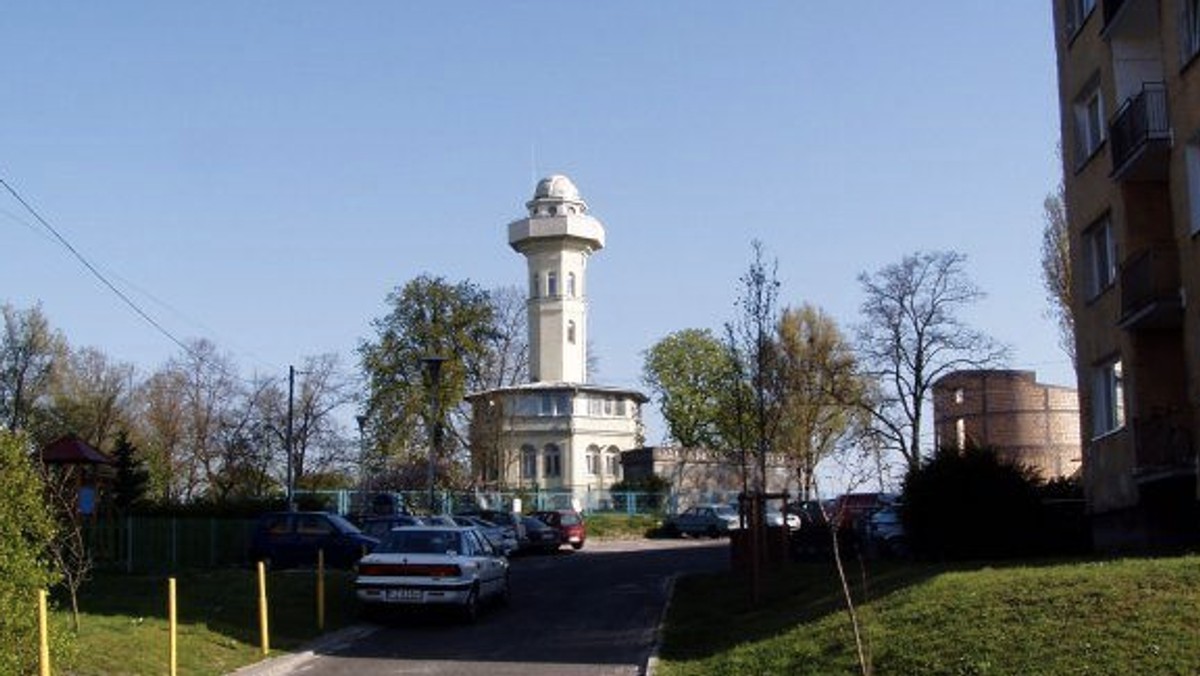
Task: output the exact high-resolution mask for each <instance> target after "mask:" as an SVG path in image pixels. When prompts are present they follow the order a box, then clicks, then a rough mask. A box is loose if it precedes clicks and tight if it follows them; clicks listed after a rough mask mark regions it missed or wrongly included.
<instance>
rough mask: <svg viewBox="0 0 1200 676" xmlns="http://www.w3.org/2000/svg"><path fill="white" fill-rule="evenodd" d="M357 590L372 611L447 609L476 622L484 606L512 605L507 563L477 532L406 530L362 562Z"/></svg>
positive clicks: (390, 537) (430, 528)
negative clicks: (490, 604) (509, 601)
mask: <svg viewBox="0 0 1200 676" xmlns="http://www.w3.org/2000/svg"><path fill="white" fill-rule="evenodd" d="M354 587H355V593H356V595H357V596H358V600H359V601H360V602H362V603H363V604H365V605H366V607H369V608H380V607H405V606H407V607H414V606H443V607H451V608H456V609H458V610H459V611H460V612H461V613H462V614H463V617H464V618H465V619H467V620H468V621H474V620H475V618H476V617H477V616H478V614H479V608H480V605H481V604H482V603H484V602H485V601H493V600H494V601H499V602H503V603H506V602H507V601H508V597H509V585H508V559H506V558H504V556H503V555H501V554H500V553H499V552H497V551H496V550H495V549H494V548H493V547H492V545H491V544H490V543H489V542H488V540H487V538H486V537H484V535H483V533H481V532H480V531H479V529H477V528H461V527H448V526H406V527H402V528H395V529H392V530H391V531H389V532H388V534H387V537H386V538H384V540H383V541H382V542H380V543H379V546H378V547H376V548H375V550H374V551H373V552H372V553H371V554H369V555H367V556H365V557H363V558H362V559H361V560H360V561H359V562H358V576H357V578H355V580H354Z"/></svg>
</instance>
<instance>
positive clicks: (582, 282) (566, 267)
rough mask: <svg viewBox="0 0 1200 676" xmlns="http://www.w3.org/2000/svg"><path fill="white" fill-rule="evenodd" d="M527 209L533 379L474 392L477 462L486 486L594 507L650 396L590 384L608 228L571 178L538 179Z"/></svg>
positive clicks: (517, 235) (521, 247)
mask: <svg viewBox="0 0 1200 676" xmlns="http://www.w3.org/2000/svg"><path fill="white" fill-rule="evenodd" d="M525 206H526V207H527V209H528V211H529V215H528V216H526V217H525V218H522V219H520V220H517V221H513V222H512V223H509V225H508V244H509V246H511V247H512V248H513V250H515V251H516V252H517V253H519V254H521V255H522V256H524V257H525V261H526V269H527V272H526V277H527V279H528V294H529V295H528V299H527V301H526V306H527V308H528V324H529V383H528V384H525V385H519V386H516V387H506V388H499V389H494V390H487V391H484V392H476V393H473V394H470V395H468V397H467V399H468V401H470V402H471V405H472V423H471V447H472V462H473V464H474V465H475V467H474V469H475V475H476V476H477V477H480V478H481V479H482V480H483V482H484V484H485V485H487V486H489V487H494V488H502V489H510V490H511V489H520V490H526V491H542V490H544V491H548V492H552V493H558V494H560V495H561V494H567V493H569V494H570V496H571V497H573V498H575V499H576V500H577V501H578V503H579V504H586V505H592V504H594V501H595V500H596V499H600V498H599V496H600V495H601V493H600V492H602V491H603V490H604V489H607V488H608V487H609V486H611V485H612V484H613V483H614V482H616V481H619V480H620V479H621V452H622V451H627V450H630V449H634V448H637V447H639V446H641V445H642V411H641V406H642V404H643V403H645V402H646V401H647V399H646V396H645V395H643V394H642V393H641V392H638V391H636V390H630V389H624V388H618V387H605V386H602V385H595V384H591V383H589V382H588V374H587V362H588V359H587V343H588V323H587V310H588V304H587V291H588V282H587V265H588V261H589V259H590V258H591V256H592V254H593V253H595V252H597V251H600V250H601V249H603V248H604V244H605V241H604V226H603V225H602V224H601V223H600V221H599V220H597V219H596V218H594V217H592V216H591V215H589V214H588V207H587V203H586V202H584V201H583V198H582V197H580V195H579V190H578V189H577V188H576V187H575V184H574V183H572V182H571V179H569V178H567V177H566V176H561V175H556V176H550V177H548V178H544V179H542V180H541V181H539V182H538V184H537V188H536V190H535V191H534V194H533V199H532V200H530V201H529V202H527V203H526V204H525ZM564 506H565V505H564Z"/></svg>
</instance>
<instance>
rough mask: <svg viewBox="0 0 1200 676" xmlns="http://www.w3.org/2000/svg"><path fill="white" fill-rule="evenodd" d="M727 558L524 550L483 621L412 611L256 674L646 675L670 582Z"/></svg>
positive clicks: (620, 547)
mask: <svg viewBox="0 0 1200 676" xmlns="http://www.w3.org/2000/svg"><path fill="white" fill-rule="evenodd" d="M728 564H729V549H728V541H725V540H722V541H706V540H653V541H651V540H646V541H636V542H633V541H631V542H588V544H587V546H586V547H585V548H584V549H583V550H581V551H578V552H575V551H569V550H565V549H564V550H563V551H561V552H559V553H558V554H557V555H553V556H529V557H518V558H515V559H514V560H513V562H512V584H513V598H512V604H511V605H510V606H508V607H507V608H503V607H496V608H489V609H487V610H486V611H485V612H484V613H483V614H482V615H481V616H480V618H479V621H478V622H477V623H476V624H473V625H463V624H461V623H459V621H457V620H456V619H454V618H453V617H451V616H449V615H443V616H431V615H429V614H426V613H422V614H406V615H404V616H401V617H398V618H395V619H390V620H388V621H386V622H384V623H381V624H370V625H367V626H366V627H362V628H359V630H358V631H355V632H351V633H352V634H354V636H353V638H352V639H348V640H346V641H343V642H342V643H341V644H340V645H333V646H329V647H325V648H318V649H317V650H316V651H315V652H314V653H313V654H311V655H309V656H304V657H299V658H292V659H290V660H288V661H287V662H285V663H279V664H276V665H274V667H271V666H270V665H261V666H262V667H265V668H264V669H262V670H260V671H258V672H256V673H271V674H284V673H286V674H304V675H306V676H334V675H343V674H345V675H349V674H354V675H356V676H357V675H361V674H455V675H459V674H462V675H464V676H470V675H473V674H480V675H483V674H486V675H487V676H506V675H508V674H514V675H515V674H521V675H523V676H536V675H540V674H545V675H547V676H548V675H551V674H553V675H555V676H571V675H574V674H589V675H595V674H642V673H645V668H646V663H647V661H648V659H649V657H650V654H651V651H652V650H653V648H654V643H655V640H656V632H657V628H658V623H659V621H660V619H661V617H662V614H663V610H664V608H665V607H666V602H667V597H668V593H669V586H670V584H669V581H670V580H671V579H672V578H673V577H674V576H675V575H676V574H679V573H686V572H692V571H701V570H716V569H721V568H724V567H727V566H728Z"/></svg>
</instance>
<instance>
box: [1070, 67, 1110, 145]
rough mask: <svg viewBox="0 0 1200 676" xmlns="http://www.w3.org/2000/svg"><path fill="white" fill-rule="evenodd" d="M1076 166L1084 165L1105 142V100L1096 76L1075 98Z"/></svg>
mask: <svg viewBox="0 0 1200 676" xmlns="http://www.w3.org/2000/svg"><path fill="white" fill-rule="evenodd" d="M1073 109H1074V114H1075V150H1076V154H1075V166H1076V167H1080V166H1083V164H1084V163H1085V162H1087V160H1088V159H1089V158H1091V156H1092V155H1094V154H1095V153H1096V151H1097V150H1099V149H1100V145H1101V144H1102V143H1104V138H1105V125H1104V101H1103V100H1102V99H1101V97H1100V81H1099V78H1098V77H1096V76H1093V77H1092V80H1091V83H1090V84H1089V85H1088V86H1087V87H1085V88H1084V90H1083V93H1082V94H1080V95H1079V96H1078V97H1077V98H1076V99H1075V104H1074V106H1073Z"/></svg>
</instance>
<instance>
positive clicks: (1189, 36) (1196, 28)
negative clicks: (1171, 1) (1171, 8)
mask: <svg viewBox="0 0 1200 676" xmlns="http://www.w3.org/2000/svg"><path fill="white" fill-rule="evenodd" d="M1179 9H1180V12H1179V56H1180V58H1181V59H1182V61H1183V63H1187V62H1188V61H1191V60H1192V57H1194V56H1196V54H1198V53H1200V0H1179Z"/></svg>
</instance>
